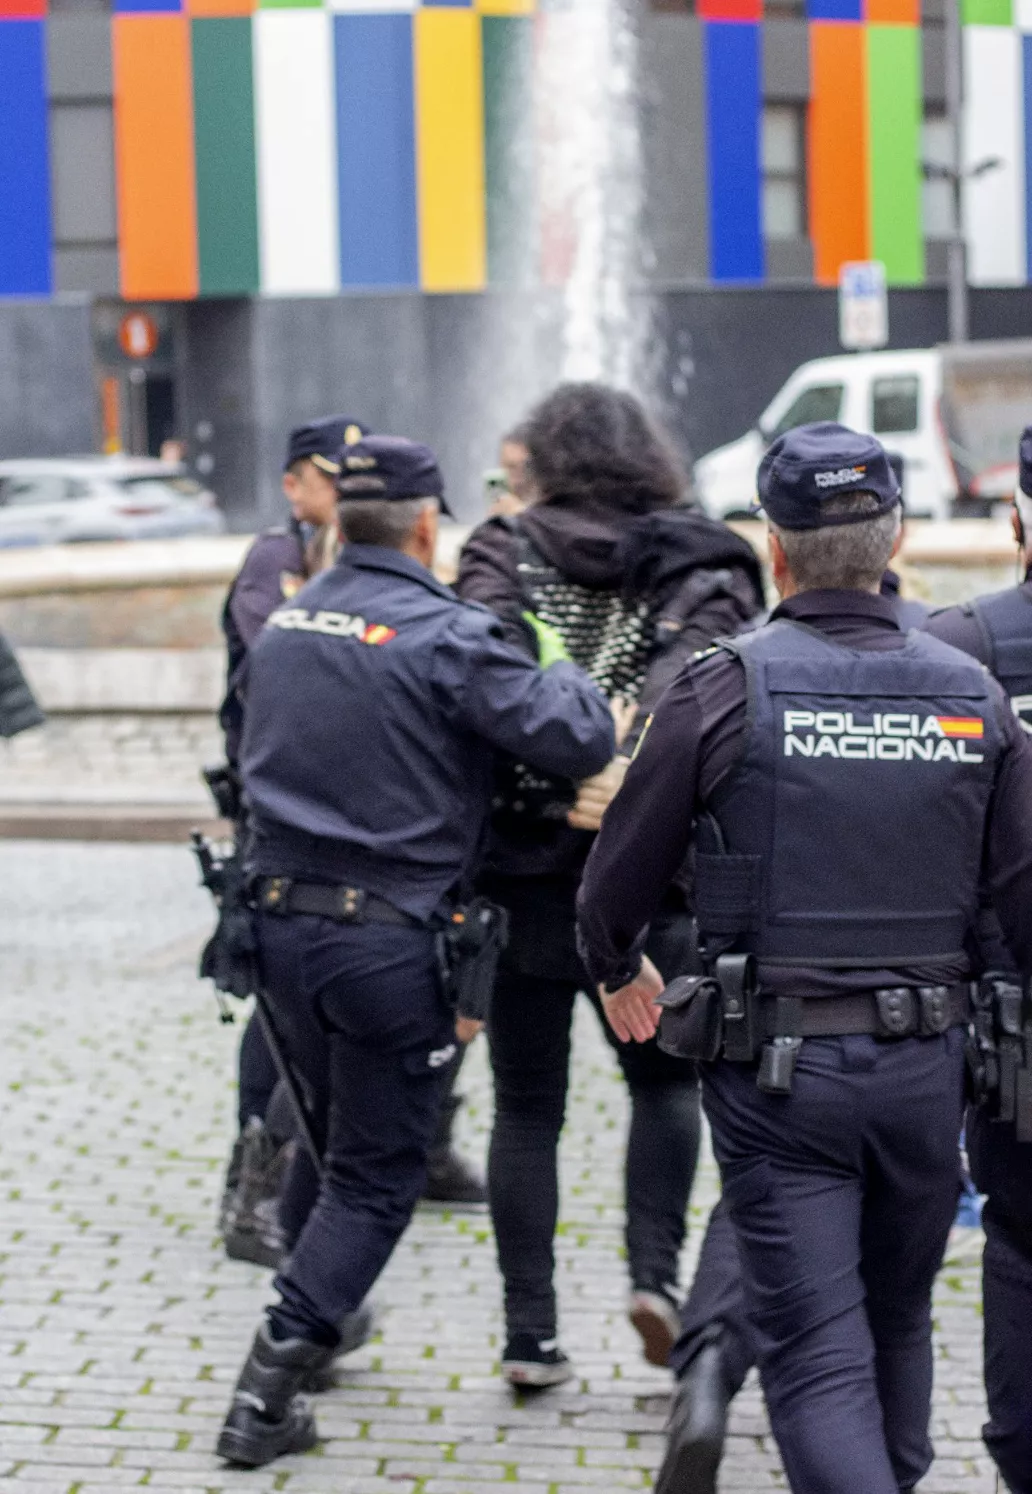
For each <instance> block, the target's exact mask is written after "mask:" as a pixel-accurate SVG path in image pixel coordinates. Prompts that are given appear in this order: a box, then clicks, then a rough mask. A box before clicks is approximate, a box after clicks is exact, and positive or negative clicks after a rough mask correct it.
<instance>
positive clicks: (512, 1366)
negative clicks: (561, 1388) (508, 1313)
mask: <svg viewBox="0 0 1032 1494" xmlns="http://www.w3.org/2000/svg"><path fill="white" fill-rule="evenodd" d="M502 1374H503V1376H504V1377H505V1379H506V1380H508V1382H509V1384H510V1385H517V1386H523V1387H529V1388H531V1389H535V1390H542V1389H544V1388H545V1387H546V1386H548V1385H562V1384H564V1383H565V1382H566V1381H567V1380H570V1379H572V1377H573V1365H572V1364H571V1363H570V1361H569V1360H568V1359H567V1357H566V1355H565V1354H564V1353H563V1351H562V1349H560V1347H559V1342H558V1340H557V1339H554V1338H535V1337H534V1335H533V1334H532V1333H514V1334H513V1336H512V1338H510V1340H509V1342H508V1343H507V1344H506V1346H505V1353H504V1355H503V1356H502Z"/></svg>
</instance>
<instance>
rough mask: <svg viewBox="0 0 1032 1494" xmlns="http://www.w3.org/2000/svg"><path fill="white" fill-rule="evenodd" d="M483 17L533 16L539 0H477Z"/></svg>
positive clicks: (476, 2)
mask: <svg viewBox="0 0 1032 1494" xmlns="http://www.w3.org/2000/svg"><path fill="white" fill-rule="evenodd" d="M475 4H476V8H477V10H479V12H480V14H481V15H482V16H532V15H533V14H534V12H535V11H536V10H537V0H475Z"/></svg>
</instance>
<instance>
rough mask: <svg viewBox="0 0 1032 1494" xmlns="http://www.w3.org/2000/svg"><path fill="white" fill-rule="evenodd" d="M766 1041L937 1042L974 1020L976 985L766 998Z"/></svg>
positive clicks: (763, 1017)
mask: <svg viewBox="0 0 1032 1494" xmlns="http://www.w3.org/2000/svg"><path fill="white" fill-rule="evenodd" d="M761 1013H762V1015H761V1024H762V1035H763V1036H764V1037H768V1038H773V1037H799V1038H811V1037H855V1036H860V1035H864V1034H866V1035H869V1036H872V1037H880V1038H904V1037H915V1036H916V1037H934V1036H936V1034H938V1033H942V1032H946V1031H947V1030H948V1029H949V1028H950V1027H958V1026H961V1025H963V1024H964V1023H966V1022H968V1021H970V1018H971V986H970V984H969V983H967V982H962V983H959V984H956V985H952V986H888V987H886V988H884V989H882V990H877V991H854V992H852V993H850V994H848V995H844V996H817V997H797V996H779V997H773V998H772V997H761Z"/></svg>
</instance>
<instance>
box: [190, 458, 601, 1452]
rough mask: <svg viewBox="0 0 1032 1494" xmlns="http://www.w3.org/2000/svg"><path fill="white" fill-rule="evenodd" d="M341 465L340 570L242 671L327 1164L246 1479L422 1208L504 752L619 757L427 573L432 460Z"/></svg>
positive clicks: (268, 890)
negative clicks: (474, 876) (451, 919)
mask: <svg viewBox="0 0 1032 1494" xmlns="http://www.w3.org/2000/svg"><path fill="white" fill-rule="evenodd" d="M342 461H343V464H344V465H343V470H342V476H341V479H340V482H339V491H340V497H341V504H340V526H341V533H342V537H343V539H344V541H345V544H344V547H343V549H342V552H341V555H340V558H339V559H338V561H337V562H336V564H335V565H334V566H333V568H332V569H331V570H329V571H326V572H323V573H322V574H321V575H320V576H317V577H316V578H315V579H314V580H312V581H311V582H309V584H308V585H307V586H306V587H305V588H303V590H302V591H301V592H299V593H298V595H297V596H296V597H295V598H294V599H293V601H292V602H290V603H289V604H287V605H285V606H283V607H281V608H279V609H278V610H277V611H276V612H274V613H273V614H272V616H271V617H270V618H269V621H268V623H267V625H266V628H265V630H264V631H263V633H262V636H261V638H260V639H259V640H258V642H257V643H256V644H255V646H254V648H253V650H252V656H251V665H250V669H249V673H248V686H247V690H248V694H247V710H246V715H245V723H244V739H243V745H242V752H241V764H242V769H243V777H244V786H245V790H246V793H247V797H248V801H249V804H250V810H251V815H252V826H253V851H252V858H251V865H250V869H251V872H252V876H253V884H252V885H253V887H254V892H255V897H256V901H257V906H258V909H259V912H258V940H259V947H260V955H261V961H262V966H263V972H264V981H265V985H266V988H267V992H268V998H269V1001H270V1003H271V1006H272V1008H273V1010H274V1013H275V1017H276V1019H277V1021H278V1023H279V1024H280V1026H281V1028H282V1031H283V1033H284V1036H285V1039H286V1042H287V1045H288V1049H289V1052H290V1055H291V1058H292V1060H293V1062H294V1063H295V1064H296V1066H297V1068H298V1069H299V1070H300V1072H301V1074H302V1076H303V1078H304V1080H305V1082H306V1084H307V1086H308V1088H309V1091H310V1097H311V1101H312V1105H313V1111H314V1115H315V1119H316V1128H317V1130H318V1131H319V1132H320V1141H321V1145H322V1160H323V1166H322V1178H321V1185H320V1191H319V1195H318V1200H317V1202H316V1204H315V1207H314V1208H313V1210H312V1212H311V1215H310V1217H309V1219H308V1221H307V1223H306V1225H305V1227H304V1230H303V1232H302V1233H301V1236H300V1238H299V1239H298V1241H297V1244H296V1245H295V1247H294V1249H293V1252H292V1255H291V1258H290V1261H289V1264H288V1265H286V1266H285V1267H284V1268H283V1269H282V1270H281V1273H280V1275H279V1276H278V1277H277V1278H276V1283H275V1284H276V1287H277V1290H278V1292H279V1301H278V1302H277V1303H276V1305H275V1306H273V1307H272V1308H270V1309H269V1312H268V1315H267V1318H266V1319H265V1320H264V1321H263V1323H262V1325H261V1327H260V1328H259V1330H258V1332H257V1335H256V1337H255V1340H254V1343H253V1346H252V1348H251V1351H250V1354H249V1355H248V1358H247V1361H246V1363H245V1365H244V1368H243V1371H242V1373H241V1376H240V1380H239V1383H238V1386H237V1390H236V1394H235V1396H234V1399H233V1404H232V1406H231V1408H230V1412H229V1415H228V1417H227V1420H226V1423H225V1426H224V1428H223V1431H222V1434H221V1436H220V1438H219V1442H218V1451H219V1453H220V1455H221V1456H223V1457H225V1458H227V1459H229V1460H231V1461H233V1462H238V1463H244V1464H247V1465H250V1466H258V1465H261V1464H264V1463H267V1462H269V1461H271V1460H272V1459H273V1458H275V1457H278V1456H279V1455H281V1454H282V1453H286V1452H296V1451H300V1450H302V1449H304V1448H307V1447H309V1446H311V1445H312V1443H313V1442H314V1440H315V1428H314V1423H313V1420H312V1417H311V1415H310V1413H309V1411H308V1410H307V1408H306V1406H305V1405H304V1402H303V1401H301V1400H298V1399H297V1398H296V1396H297V1392H298V1391H299V1389H300V1388H301V1386H302V1385H303V1384H304V1383H305V1382H306V1381H308V1380H309V1379H310V1378H311V1377H312V1376H313V1375H318V1374H319V1373H320V1372H321V1371H322V1370H323V1369H324V1367H325V1365H326V1363H327V1361H328V1359H329V1358H330V1357H332V1355H333V1353H334V1348H335V1345H336V1343H337V1336H338V1328H337V1325H338V1324H339V1323H340V1321H341V1320H342V1318H343V1317H344V1316H345V1315H346V1314H347V1313H349V1312H353V1311H354V1310H355V1309H356V1308H357V1307H358V1305H359V1304H360V1303H361V1301H362V1300H363V1298H364V1297H365V1295H366V1293H367V1292H368V1291H369V1289H370V1287H371V1286H372V1284H373V1282H374V1281H375V1280H376V1278H377V1277H378V1276H379V1274H380V1272H381V1270H382V1269H383V1267H384V1265H385V1264H386V1262H387V1260H388V1258H389V1256H390V1254H391V1252H392V1250H393V1248H394V1246H395V1244H396V1243H397V1241H398V1238H399V1237H400V1235H401V1233H402V1231H403V1230H404V1228H405V1226H406V1224H407V1223H408V1220H409V1218H410V1216H411V1213H412V1209H413V1207H414V1205H415V1203H416V1200H417V1199H418V1197H419V1193H420V1189H421V1187H422V1184H423V1179H424V1176H425V1172H426V1157H427V1150H428V1148H429V1145H430V1142H431V1139H432V1136H433V1132H434V1126H435V1124H436V1119H437V1113H438V1110H439V1106H440V1102H441V1089H442V1083H443V1080H442V1075H443V1074H445V1073H446V1071H447V1066H448V1064H449V1061H450V1059H451V1057H452V1055H453V1053H454V1049H455V1042H456V1022H455V1017H454V1014H453V1013H452V1012H451V1011H450V1009H449V1008H448V1007H447V1006H446V1004H445V1001H444V998H443V996H442V994H441V985H440V972H439V966H438V959H437V947H438V943H437V938H436V930H437V929H438V928H439V927H440V925H441V923H442V921H443V919H444V918H445V916H446V915H447V914H448V912H449V910H450V909H451V908H452V907H453V905H454V901H455V898H456V895H457V892H458V890H459V889H460V887H461V886H462V885H463V884H464V882H465V881H466V879H467V878H468V877H469V875H470V874H471V872H472V863H473V861H474V858H475V856H476V854H477V851H478V848H479V846H480V845H481V843H482V840H483V831H484V827H485V824H486V819H487V814H488V811H489V807H490V798H491V786H492V771H493V754H494V751H495V749H501V750H503V751H506V752H510V753H514V754H516V755H517V756H518V757H519V758H520V759H521V760H524V761H527V762H531V763H534V764H535V765H537V766H538V767H539V768H540V769H541V770H542V771H545V772H549V773H562V774H566V775H568V776H570V777H573V778H577V779H580V778H584V777H586V776H589V775H590V774H592V773H595V772H597V771H598V770H599V769H600V768H601V767H602V766H603V765H604V764H605V763H607V762H608V761H609V760H610V758H611V757H612V754H613V750H614V745H615V733H614V726H613V720H612V716H611V714H610V710H609V706H608V704H607V703H606V701H605V698H604V697H603V696H602V695H601V694H600V693H599V692H598V691H597V690H596V688H595V686H594V685H592V684H591V682H590V681H589V680H588V679H587V677H586V676H585V675H583V674H582V673H581V672H580V671H579V670H578V669H576V668H575V667H574V666H572V665H570V664H565V663H557V664H554V665H552V666H551V667H550V668H549V669H548V670H547V671H541V670H539V669H538V668H537V666H536V665H535V664H533V663H532V662H531V661H530V660H529V659H528V658H527V657H526V656H525V655H523V654H521V653H519V652H518V651H517V650H516V649H514V648H512V647H511V646H510V645H509V644H507V643H505V642H504V641H503V640H502V637H501V628H500V625H499V623H498V622H497V621H496V619H495V618H494V616H493V614H491V613H489V612H488V611H487V610H486V609H485V608H482V607H480V606H477V605H475V604H468V603H463V602H460V601H459V600H458V599H457V598H456V597H455V595H454V593H453V592H451V591H450V590H449V589H448V588H447V587H445V586H443V585H441V584H440V583H439V582H438V581H436V580H435V578H434V576H433V575H432V573H431V572H430V570H429V565H430V562H431V560H432V558H433V553H434V545H435V540H436V535H437V523H438V518H437V515H438V509H439V507H442V506H443V504H442V492H443V488H442V481H441V474H440V472H439V470H438V467H437V463H436V461H435V459H434V456H433V453H432V452H430V451H429V449H428V448H427V447H425V446H420V445H417V444H415V443H413V442H410V441H404V440H401V439H399V438H396V437H387V436H377V437H367V438H365V439H364V440H362V441H360V442H358V443H356V444H355V445H354V446H352V447H349V448H346V449H345V451H344V452H343V453H342ZM468 1035H470V1034H469V1032H468V1031H464V1032H462V1033H460V1036H468Z"/></svg>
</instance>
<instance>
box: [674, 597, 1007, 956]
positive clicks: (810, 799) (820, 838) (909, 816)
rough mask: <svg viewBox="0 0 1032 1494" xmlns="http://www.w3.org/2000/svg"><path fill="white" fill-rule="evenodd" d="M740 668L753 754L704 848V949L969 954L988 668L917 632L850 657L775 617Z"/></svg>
mask: <svg viewBox="0 0 1032 1494" xmlns="http://www.w3.org/2000/svg"><path fill="white" fill-rule="evenodd" d="M722 646H723V647H725V648H726V649H727V650H728V651H729V652H731V653H733V654H735V655H737V657H739V658H740V659H741V661H742V663H743V665H744V667H745V672H746V679H747V686H748V720H747V726H746V736H745V745H744V751H743V755H742V757H741V759H740V761H739V763H738V766H737V767H736V768H735V769H734V770H733V771H732V773H731V774H730V775H729V777H728V778H727V779H725V780H724V782H723V783H722V784H721V785H720V786H719V787H718V789H717V790H716V792H715V794H714V796H713V799H712V801H711V803H710V805H709V810H710V815H709V816H708V817H705V818H704V820H703V821H702V823H701V824H700V827H699V834H698V837H697V842H696V898H697V912H698V918H699V927H700V931H701V933H702V935H703V938H704V941H705V944H706V947H707V950H708V951H709V952H711V953H712V952H718V953H719V952H720V951H721V950H722V949H728V948H733V949H735V950H748V951H750V952H752V953H753V954H755V955H756V956H757V958H758V960H759V963H760V974H761V981H762V977H763V968H764V966H765V965H766V966H771V965H775V966H799V967H810V968H816V969H821V968H823V969H836V968H840V969H852V970H857V969H864V968H865V967H870V968H872V969H885V968H889V969H892V968H895V967H903V966H912V965H914V964H927V963H929V962H930V961H931V962H935V961H936V960H939V959H943V960H945V959H949V958H952V959H956V957H957V956H958V955H962V953H963V950H964V948H965V939H966V935H967V934H968V932H969V930H970V928H971V927H972V926H973V924H974V921H975V918H976V913H977V905H978V879H979V865H980V860H981V851H982V840H983V833H984V828H985V820H986V812H987V805H988V801H989V795H990V791H991V787H992V782H993V777H994V771H995V765H996V761H997V757H998V754H999V752H1000V750H1001V742H1002V737H1001V730H1000V726H999V723H998V722H997V720H996V717H995V715H994V705H993V701H992V697H991V695H990V693H989V685H988V681H987V679H986V676H985V672H984V670H983V669H982V668H981V666H980V665H979V664H977V663H975V661H974V660H971V659H969V658H967V656H966V655H964V654H961V653H960V652H959V651H958V650H956V649H953V648H950V647H949V646H948V645H946V644H943V643H940V642H939V641H938V640H937V639H934V638H930V637H929V636H928V635H927V634H922V633H917V632H912V633H910V634H908V636H907V640H906V643H905V644H904V646H903V647H902V648H901V649H898V650H893V651H891V652H884V653H882V652H877V653H875V652H870V651H867V652H865V651H860V650H856V649H849V648H845V647H843V646H842V645H840V644H837V643H833V642H831V641H830V640H829V639H827V638H825V637H823V636H822V635H821V634H819V633H818V632H816V631H815V630H813V629H810V628H808V627H806V626H805V625H802V624H798V623H791V622H783V621H782V622H776V623H772V624H769V625H768V626H767V627H765V628H762V629H760V630H759V631H758V632H755V633H752V634H745V635H743V636H742V637H741V638H738V639H735V640H733V641H730V642H727V643H725V644H723V645H722Z"/></svg>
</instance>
